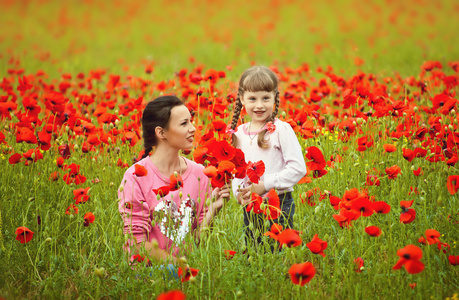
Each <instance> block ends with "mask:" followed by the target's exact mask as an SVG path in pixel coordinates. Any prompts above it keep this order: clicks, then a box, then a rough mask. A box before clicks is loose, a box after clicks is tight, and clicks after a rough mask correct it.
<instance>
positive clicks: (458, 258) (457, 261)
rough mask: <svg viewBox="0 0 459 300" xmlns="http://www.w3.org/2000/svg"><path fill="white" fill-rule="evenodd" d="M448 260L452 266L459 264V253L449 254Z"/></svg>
mask: <svg viewBox="0 0 459 300" xmlns="http://www.w3.org/2000/svg"><path fill="white" fill-rule="evenodd" d="M448 261H449V263H450V265H452V266H459V255H456V256H454V255H450V256H448Z"/></svg>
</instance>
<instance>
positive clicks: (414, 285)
mask: <svg viewBox="0 0 459 300" xmlns="http://www.w3.org/2000/svg"><path fill="white" fill-rule="evenodd" d="M408 285H409V286H410V288H411V289H412V290H414V288H415V287H416V285H417V284H416V282H415V283H408Z"/></svg>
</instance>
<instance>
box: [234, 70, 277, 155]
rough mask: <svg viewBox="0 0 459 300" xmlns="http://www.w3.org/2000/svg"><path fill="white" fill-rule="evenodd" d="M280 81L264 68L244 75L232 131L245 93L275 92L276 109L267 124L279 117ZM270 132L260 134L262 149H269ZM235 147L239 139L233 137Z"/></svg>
mask: <svg viewBox="0 0 459 300" xmlns="http://www.w3.org/2000/svg"><path fill="white" fill-rule="evenodd" d="M278 86H279V79H278V77H277V75H276V74H275V73H274V72H273V71H272V70H271V69H269V68H267V67H264V66H255V67H251V68H249V69H247V70H245V72H244V73H243V74H242V76H241V78H240V79H239V88H238V91H237V98H236V104H235V107H234V113H233V119H232V121H231V129H233V130H234V129H235V128H236V126H237V122H238V120H239V116H240V114H241V109H242V101H241V99H242V98H243V97H244V92H268V93H270V92H273V93H274V104H275V108H274V110H273V113H272V114H271V116H269V118H268V120H267V122H272V121H274V119H275V118H276V116H277V112H278V110H279V101H280V99H279V87H278ZM267 131H268V130H267V129H264V130H262V131H261V132H259V133H258V139H257V144H258V147H260V148H267V147H268V146H269V144H268V141H266V140H265V134H266V132H267ZM232 144H233V146H237V137H236V135H235V134H233V136H232Z"/></svg>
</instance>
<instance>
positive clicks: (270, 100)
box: [241, 91, 275, 130]
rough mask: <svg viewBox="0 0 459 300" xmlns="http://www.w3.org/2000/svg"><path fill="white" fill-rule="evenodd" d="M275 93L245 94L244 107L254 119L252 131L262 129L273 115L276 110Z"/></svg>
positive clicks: (243, 98)
mask: <svg viewBox="0 0 459 300" xmlns="http://www.w3.org/2000/svg"><path fill="white" fill-rule="evenodd" d="M274 97H275V95H274V92H265V91H259V92H248V91H247V92H245V93H244V96H243V97H242V100H241V102H242V105H243V106H244V107H245V110H246V112H247V114H248V115H249V116H250V117H251V118H252V127H251V130H258V129H260V128H261V127H262V126H263V125H264V124H265V123H266V120H267V119H268V118H269V117H270V116H271V115H272V113H273V109H274Z"/></svg>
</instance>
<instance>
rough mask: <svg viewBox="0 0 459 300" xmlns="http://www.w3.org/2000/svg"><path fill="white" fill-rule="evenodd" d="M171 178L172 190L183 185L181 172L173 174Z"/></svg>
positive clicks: (170, 185)
mask: <svg viewBox="0 0 459 300" xmlns="http://www.w3.org/2000/svg"><path fill="white" fill-rule="evenodd" d="M170 180H171V183H170V184H169V187H170V191H176V190H178V189H179V188H181V187H182V186H183V179H182V176H180V174H172V175H171V177H170Z"/></svg>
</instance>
